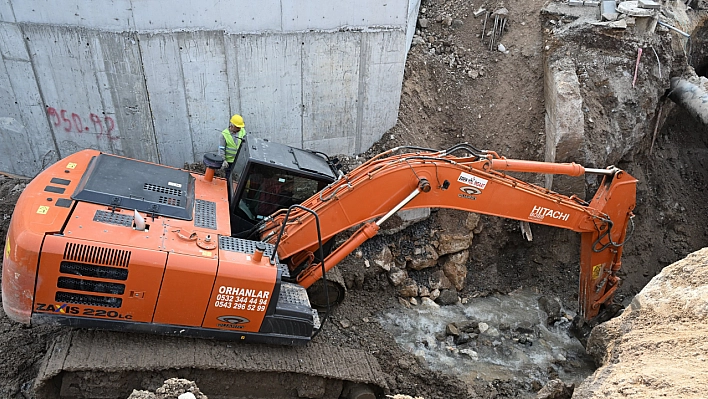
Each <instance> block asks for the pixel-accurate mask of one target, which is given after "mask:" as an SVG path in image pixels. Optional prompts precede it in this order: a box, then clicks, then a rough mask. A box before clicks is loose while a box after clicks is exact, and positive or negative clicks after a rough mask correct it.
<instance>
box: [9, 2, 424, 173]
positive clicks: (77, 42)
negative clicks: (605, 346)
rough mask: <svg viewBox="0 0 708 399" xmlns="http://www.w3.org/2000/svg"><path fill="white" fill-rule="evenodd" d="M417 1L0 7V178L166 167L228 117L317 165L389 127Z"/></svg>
mask: <svg viewBox="0 0 708 399" xmlns="http://www.w3.org/2000/svg"><path fill="white" fill-rule="evenodd" d="M419 3H420V0H387V1H385V2H381V1H378V0H365V1H358V2H351V1H341V0H326V1H325V0H323V1H313V0H310V1H304V0H288V1H284V0H264V1H258V2H252V1H244V0H207V1H200V2H193V1H190V0H169V1H168V0H151V1H139V0H106V1H103V2H101V4H100V6H99V5H97V3H96V2H94V1H91V0H62V1H59V0H33V1H27V0H0V55H1V56H2V59H1V62H0V170H2V171H6V172H10V173H15V174H20V175H29V176H32V175H34V174H36V173H37V172H38V171H40V170H41V168H42V167H43V165H47V164H49V163H52V162H54V161H56V160H57V159H59V158H61V157H64V156H66V155H68V154H70V153H72V152H75V151H77V150H80V149H83V148H95V149H99V150H102V151H106V152H110V153H114V154H119V155H125V156H129V157H134V158H138V159H143V160H147V161H152V162H159V163H163V164H167V165H172V166H182V164H183V163H184V162H194V161H198V160H201V157H202V155H203V154H204V153H206V152H211V151H215V150H216V146H217V145H218V138H219V135H220V131H221V130H223V129H224V128H226V126H227V124H228V118H229V117H230V115H231V114H233V113H240V114H242V115H243V116H244V119H245V121H246V130H247V131H248V133H249V134H252V135H255V136H258V137H264V138H269V139H272V140H276V141H279V142H283V143H286V144H290V145H294V146H298V147H303V148H312V149H316V150H319V151H324V152H327V153H332V154H334V153H347V154H352V153H358V152H362V151H365V150H366V149H367V148H368V147H369V146H371V144H373V143H374V142H375V141H376V140H378V139H379V138H380V137H381V135H382V134H383V133H384V132H385V131H386V130H388V129H389V128H391V127H392V126H393V125H394V124H395V122H396V118H397V113H398V105H399V98H400V90H401V81H402V78H403V69H404V65H405V57H406V52H407V50H408V47H409V45H410V39H411V38H412V33H413V29H414V28H415V20H416V18H417V10H418V6H419Z"/></svg>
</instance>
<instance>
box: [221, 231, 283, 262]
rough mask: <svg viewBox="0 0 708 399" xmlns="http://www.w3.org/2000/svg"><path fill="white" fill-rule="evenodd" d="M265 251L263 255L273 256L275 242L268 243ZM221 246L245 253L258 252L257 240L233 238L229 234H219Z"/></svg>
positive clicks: (227, 249)
mask: <svg viewBox="0 0 708 399" xmlns="http://www.w3.org/2000/svg"><path fill="white" fill-rule="evenodd" d="M264 244H265V246H266V249H265V251H263V256H267V257H269V258H270V257H272V256H273V249H274V248H275V246H274V245H273V244H266V243H264ZM219 248H220V249H223V250H224V251H232V252H241V253H244V254H254V253H256V241H251V240H243V239H241V238H233V237H228V236H219Z"/></svg>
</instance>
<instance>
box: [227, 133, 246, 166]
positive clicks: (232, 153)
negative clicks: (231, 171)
mask: <svg viewBox="0 0 708 399" xmlns="http://www.w3.org/2000/svg"><path fill="white" fill-rule="evenodd" d="M221 134H222V135H223V136H224V140H226V148H224V160H225V161H226V162H228V163H233V161H234V159H235V158H236V153H237V152H238V147H239V146H240V145H241V142H242V141H243V138H244V137H246V129H245V128H241V130H239V131H238V138H239V140H238V142H236V140H234V138H233V136H232V135H231V132H230V131H229V129H228V128H226V129H224V130H223V131H222V132H221Z"/></svg>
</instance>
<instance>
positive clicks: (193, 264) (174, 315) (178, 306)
mask: <svg viewBox="0 0 708 399" xmlns="http://www.w3.org/2000/svg"><path fill="white" fill-rule="evenodd" d="M217 264H218V262H217V260H216V259H213V258H206V257H198V256H188V255H183V254H178V253H171V254H170V255H168V261H167V267H166V268H165V277H164V278H163V279H162V288H161V289H160V298H159V299H158V301H157V308H156V309H155V317H154V318H153V322H155V323H161V324H172V325H181V326H201V325H202V321H203V320H204V313H205V312H206V309H207V306H208V304H209V297H210V295H211V290H212V288H213V287H214V277H215V276H216V267H217Z"/></svg>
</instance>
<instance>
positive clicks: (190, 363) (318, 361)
mask: <svg viewBox="0 0 708 399" xmlns="http://www.w3.org/2000/svg"><path fill="white" fill-rule="evenodd" d="M171 377H179V378H186V379H189V380H193V381H195V382H196V384H197V386H199V388H200V390H201V391H202V392H204V393H205V394H206V395H207V396H208V397H209V398H210V399H221V398H223V399H226V398H347V399H374V398H375V397H381V396H382V395H383V393H384V392H385V391H386V389H387V386H386V382H385V380H384V378H383V373H382V372H381V369H380V367H379V365H378V362H377V361H376V359H375V358H374V357H373V356H372V355H370V354H369V353H366V352H363V351H359V350H355V349H348V348H339V347H333V346H329V345H325V344H321V343H317V342H311V343H309V344H308V345H307V346H301V347H284V346H268V345H256V344H239V343H233V342H224V341H215V340H204V339H189V338H181V337H166V336H155V335H140V334H124V333H116V332H109V331H90V330H72V331H69V332H68V333H66V334H63V335H61V336H60V337H58V338H57V339H56V340H55V341H54V342H53V343H52V344H51V345H50V348H49V350H48V352H47V355H46V357H45V359H44V361H43V363H42V366H41V368H40V371H39V374H38V376H37V378H36V379H35V385H34V390H35V395H36V398H37V399H49V398H52V399H56V398H61V399H83V398H92V399H113V398H115V399H125V398H127V397H128V396H129V395H130V393H131V392H132V391H133V389H146V390H154V389H156V388H157V387H159V386H161V385H162V383H163V382H164V380H166V379H168V378H171Z"/></svg>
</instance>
